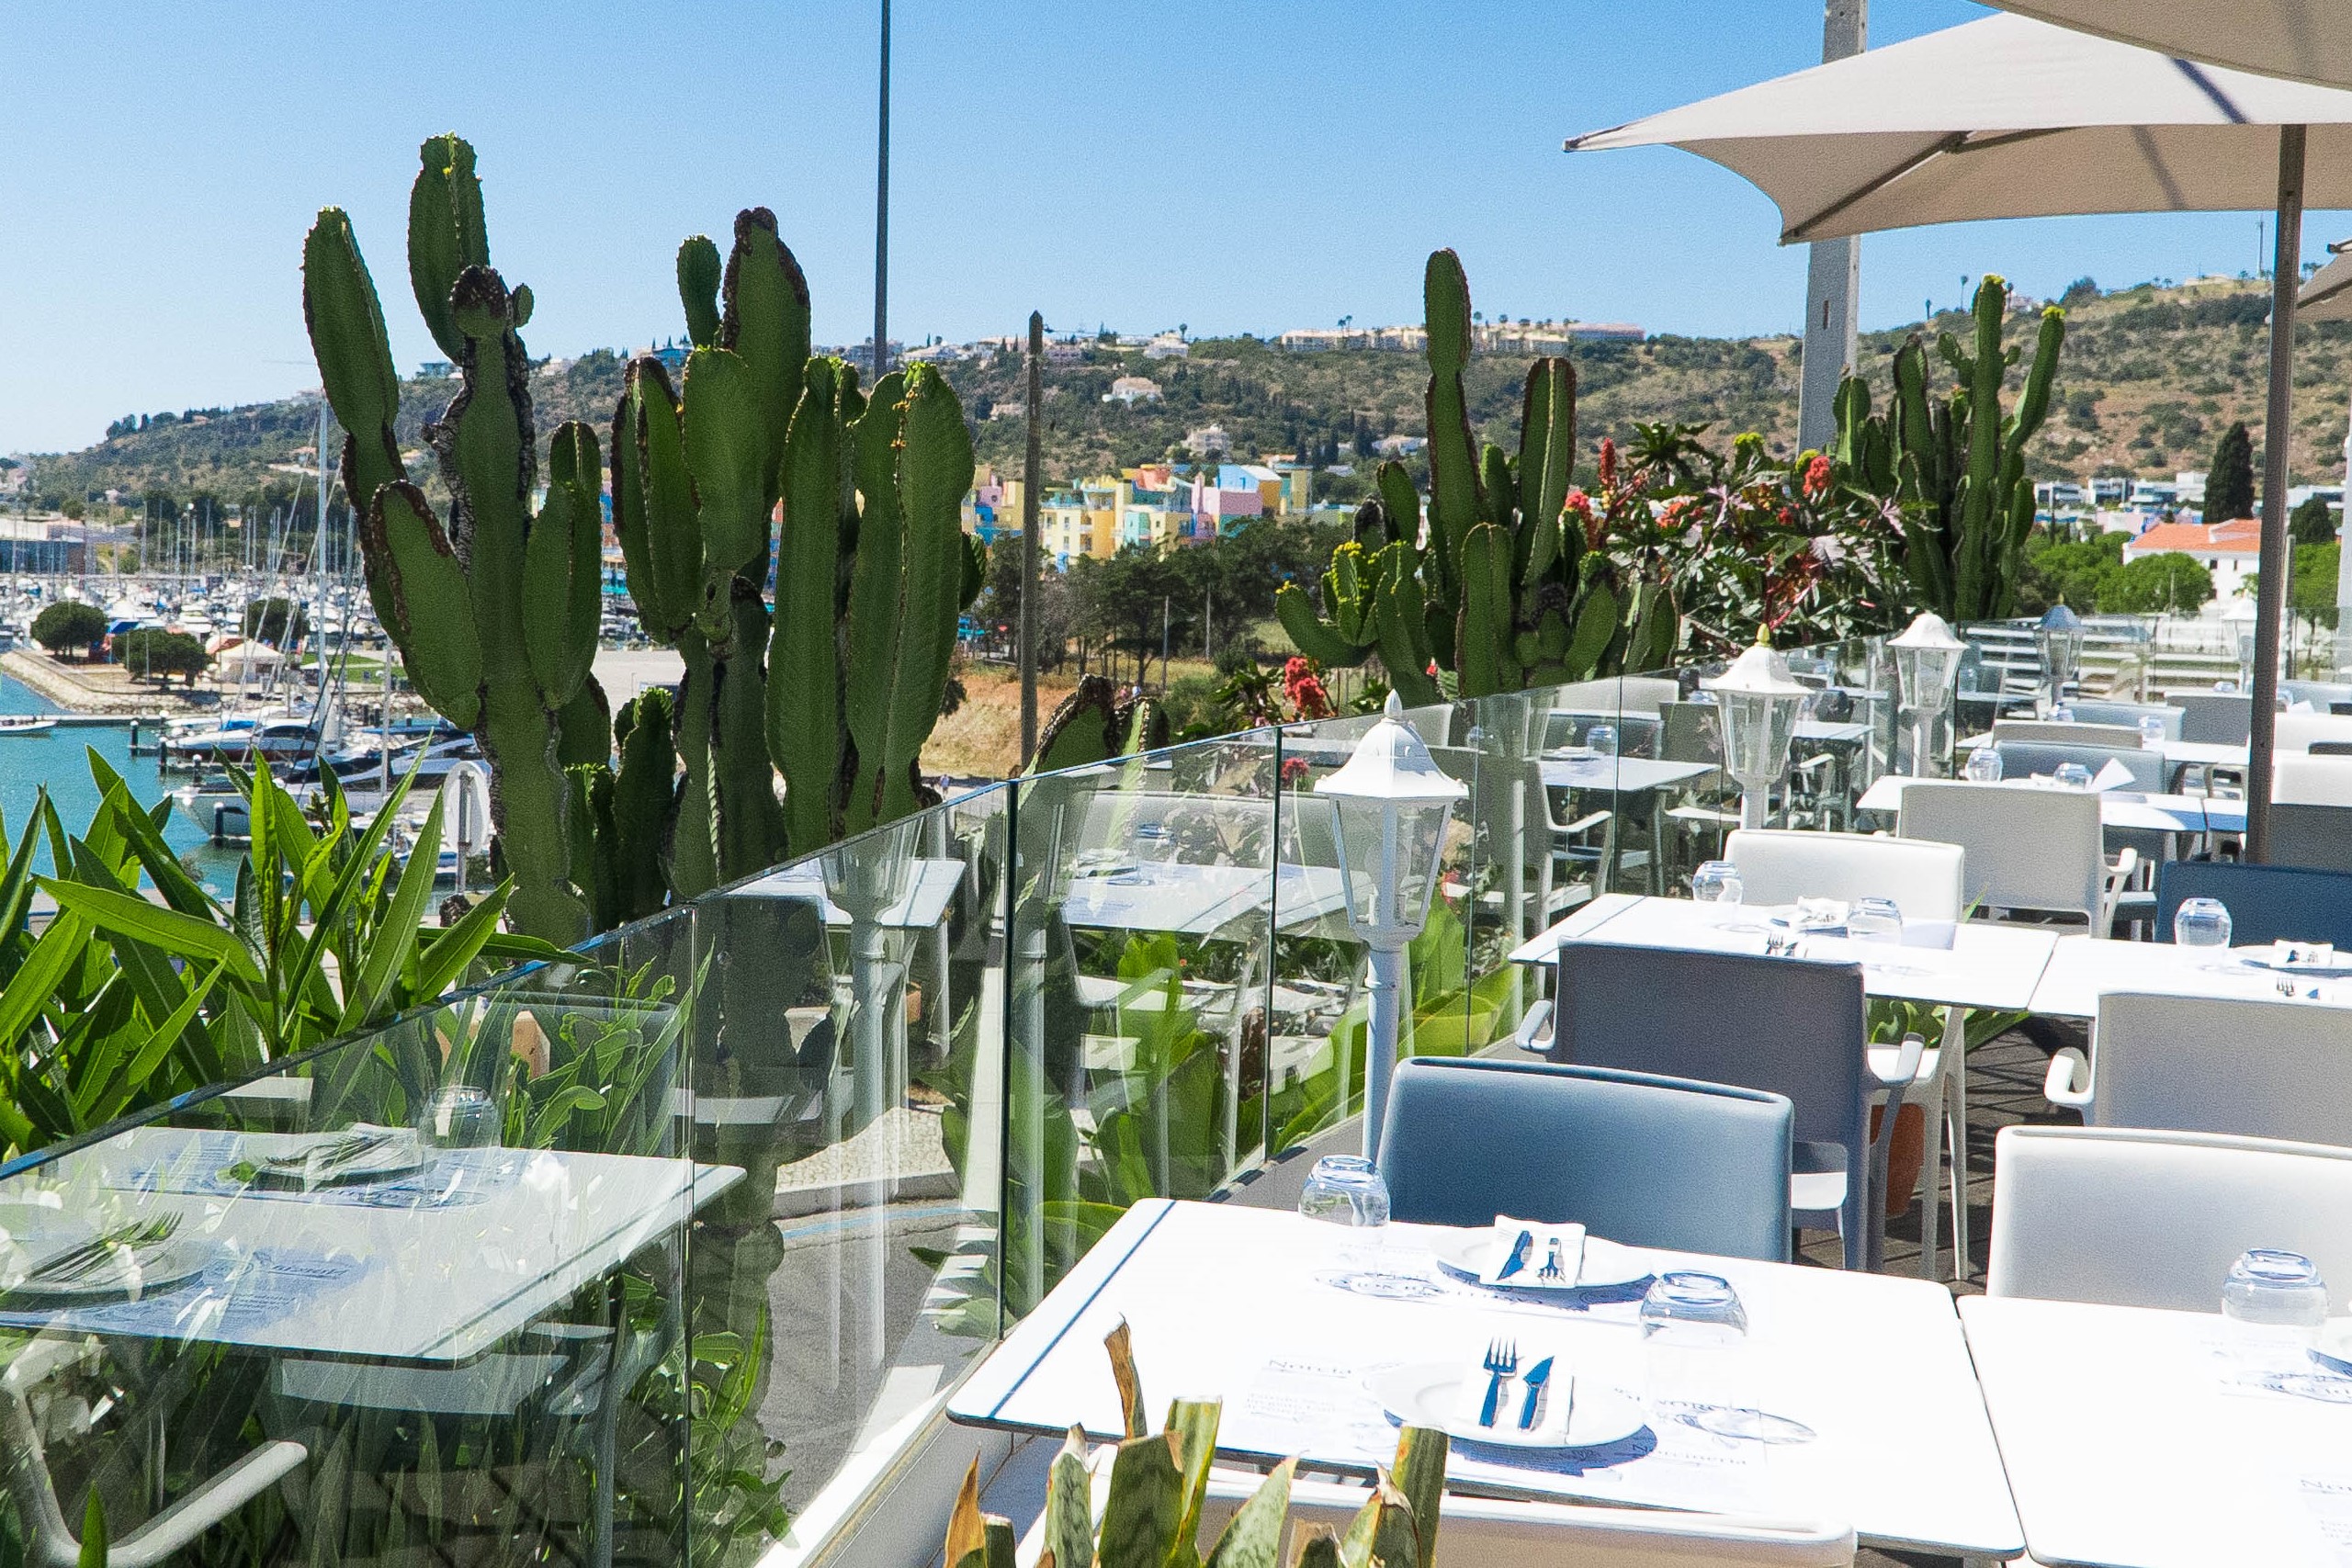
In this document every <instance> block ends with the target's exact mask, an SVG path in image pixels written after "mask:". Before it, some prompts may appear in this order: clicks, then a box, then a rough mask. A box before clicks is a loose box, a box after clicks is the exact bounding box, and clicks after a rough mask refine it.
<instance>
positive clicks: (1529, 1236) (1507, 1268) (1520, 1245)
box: [1495, 1231, 1535, 1280]
mask: <svg viewBox="0 0 2352 1568" xmlns="http://www.w3.org/2000/svg"><path fill="white" fill-rule="evenodd" d="M1534 1250H1535V1233H1534V1232H1533V1231H1521V1232H1520V1233H1519V1240H1518V1241H1517V1242H1515V1243H1513V1244H1512V1246H1511V1249H1510V1258H1507V1259H1505V1260H1504V1263H1503V1266H1502V1271H1501V1272H1499V1273H1498V1274H1497V1275H1496V1276H1495V1278H1496V1279H1498V1280H1508V1279H1510V1277H1511V1276H1512V1275H1513V1274H1516V1273H1518V1272H1519V1271H1520V1270H1521V1269H1524V1268H1526V1267H1527V1255H1528V1254H1529V1253H1530V1252H1532V1251H1534Z"/></svg>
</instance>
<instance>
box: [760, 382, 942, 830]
mask: <svg viewBox="0 0 2352 1568" xmlns="http://www.w3.org/2000/svg"><path fill="white" fill-rule="evenodd" d="M971 483H972V441H971V434H970V432H969V431H968V429H967V427H966V425H965V423H964V412H963V409H962V407H961V406H960V405H959V404H958V403H957V401H956V393H955V390H954V389H952V388H950V387H949V386H948V385H947V382H946V380H945V378H943V377H942V376H941V375H940V374H939V372H938V371H936V370H934V369H933V368H931V367H929V366H924V365H917V366H914V367H910V368H909V369H907V370H904V371H893V372H891V373H890V374H889V375H888V376H885V377H884V378H882V379H881V381H880V382H879V383H877V384H876V387H875V388H874V391H873V394H872V396H870V397H867V396H865V395H862V394H861V393H860V392H859V390H858V387H857V375H856V372H855V371H854V369H852V368H851V367H850V366H849V365H847V364H846V363H844V362H843V361H841V360H839V359H832V358H818V359H812V360H810V361H809V367H808V371H807V374H806V377H805V378H804V381H803V385H802V390H801V394H800V401H799V406H798V408H797V410H796V411H795V412H794V413H793V416H792V421H791V426H790V430H789V434H788V435H787V437H786V444H785V451H784V464H783V495H784V526H783V533H782V536H781V538H782V543H781V554H780V555H779V557H778V570H777V572H776V607H775V628H774V631H773V632H772V634H771V637H770V641H769V645H768V658H769V661H770V663H771V664H772V665H774V666H775V667H776V668H778V669H788V670H790V671H791V672H792V678H791V679H790V680H789V681H777V682H773V683H771V684H770V686H769V687H768V691H767V708H766V732H767V746H768V751H769V753H770V754H771V755H772V756H773V757H774V758H775V764H776V766H777V767H778V768H779V769H780V770H782V772H783V773H784V781H785V821H786V836H787V840H788V842H789V843H790V845H791V850H792V852H793V853H795V854H804V853H807V852H809V851H812V850H815V849H819V848H821V847H822V846H824V845H826V844H829V843H831V842H833V841H835V840H839V839H842V838H845V837H848V836H850V835H853V834H856V833H862V832H864V831H865V830H866V829H869V828H874V827H878V826H879V825H881V824H882V823H885V822H888V821H892V820H895V819H896V818H900V817H904V816H906V815H908V814H909V813H910V812H912V811H914V810H915V809H916V808H917V807H919V806H921V805H922V798H921V794H920V782H919V778H918V774H917V762H918V760H919V758H920V756H921V754H922V744H923V742H924V740H925V739H928V738H929V737H930V734H931V730H932V728H933V725H935V724H936V723H937V722H938V720H939V709H940V704H941V702H942V700H943V698H944V696H945V694H946V689H947V674H948V665H949V660H950V659H951V657H952V655H953V654H954V652H955V645H956V618H957V615H958V614H959V613H960V612H961V610H962V609H963V607H964V606H965V605H966V604H970V603H971V601H972V599H973V597H974V596H975V595H976V594H977V593H978V590H979V583H980V579H981V575H982V573H981V559H980V557H979V555H978V545H977V544H976V543H975V542H974V541H972V540H970V539H968V538H967V537H966V536H965V534H964V531H963V523H962V508H963V500H964V494H965V492H966V491H967V490H969V489H970V487H971Z"/></svg>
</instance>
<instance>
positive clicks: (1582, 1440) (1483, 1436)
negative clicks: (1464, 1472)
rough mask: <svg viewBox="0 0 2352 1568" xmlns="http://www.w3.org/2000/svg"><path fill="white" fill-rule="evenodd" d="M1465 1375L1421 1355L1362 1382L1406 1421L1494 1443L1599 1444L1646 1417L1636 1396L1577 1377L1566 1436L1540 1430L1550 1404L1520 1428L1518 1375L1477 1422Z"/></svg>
mask: <svg viewBox="0 0 2352 1568" xmlns="http://www.w3.org/2000/svg"><path fill="white" fill-rule="evenodd" d="M1570 1375H1571V1374H1570V1372H1569V1371H1568V1370H1567V1369H1566V1368H1565V1367H1555V1368H1554V1369H1553V1374H1552V1384H1551V1390H1550V1393H1549V1397H1550V1398H1552V1399H1555V1400H1556V1399H1558V1398H1559V1397H1560V1394H1561V1392H1562V1391H1563V1390H1564V1389H1565V1388H1566V1379H1567V1378H1568V1377H1569V1376H1570ZM1463 1377H1464V1372H1463V1369H1462V1366H1461V1364H1460V1363H1458V1362H1453V1361H1422V1362H1417V1363H1415V1364H1413V1365H1411V1366H1404V1367H1390V1368H1388V1369H1387V1370H1386V1371H1378V1372H1374V1373H1373V1374H1372V1375H1371V1376H1370V1377H1368V1378H1366V1379H1365V1380H1364V1386H1365V1387H1366V1388H1368V1389H1370V1390H1371V1391H1372V1396H1373V1397H1374V1399H1377V1400H1378V1401H1380V1405H1381V1408H1382V1409H1384V1410H1385V1411H1387V1412H1388V1414H1389V1415H1391V1416H1395V1417H1396V1418H1397V1420H1399V1421H1402V1422H1403V1423H1405V1424H1406V1425H1407V1426H1408V1427H1436V1428H1437V1429H1438V1430H1439V1431H1441V1432H1443V1433H1444V1434H1445V1435H1446V1436H1447V1437H1449V1438H1456V1439H1458V1440H1459V1441H1462V1442H1465V1443H1488V1444H1492V1445H1493V1446H1495V1447H1497V1448H1507V1449H1542V1450H1547V1451H1557V1450H1561V1449H1597V1448H1600V1447H1602V1446H1603V1445H1605V1444H1609V1443H1615V1442H1623V1440H1624V1439H1625V1438H1630V1437H1632V1436H1633V1435H1634V1433H1636V1432H1638V1431H1640V1430H1641V1429H1642V1427H1644V1426H1645V1424H1646V1421H1647V1418H1646V1416H1645V1415H1644V1414H1643V1411H1642V1406H1641V1404H1640V1403H1639V1402H1638V1401H1636V1400H1634V1399H1633V1398H1631V1397H1629V1396H1628V1395H1627V1394H1625V1393H1623V1392H1622V1391H1620V1390H1618V1389H1614V1388H1609V1387H1606V1386H1604V1385H1602V1384H1601V1383H1600V1382H1596V1381H1595V1380H1593V1379H1591V1378H1589V1377H1588V1378H1578V1379H1577V1384H1576V1391H1575V1398H1576V1402H1575V1404H1573V1405H1572V1406H1571V1407H1570V1408H1569V1411H1568V1429H1567V1432H1566V1435H1565V1436H1563V1435H1562V1434H1561V1433H1559V1432H1557V1431H1548V1432H1547V1431H1545V1430H1544V1428H1545V1427H1548V1426H1550V1425H1551V1418H1552V1412H1551V1411H1548V1410H1547V1411H1545V1412H1544V1419H1543V1420H1542V1421H1539V1422H1538V1423H1536V1429H1535V1430H1534V1431H1532V1432H1522V1431H1521V1430H1520V1429H1519V1413H1520V1408H1521V1403H1522V1402H1523V1401H1524V1400H1525V1399H1526V1397H1527V1390H1526V1388H1525V1387H1524V1386H1523V1385H1521V1383H1519V1382H1516V1381H1514V1382H1508V1383H1505V1384H1504V1385H1503V1400H1502V1406H1501V1409H1500V1412H1499V1413H1498V1415H1497V1416H1496V1417H1495V1424H1494V1425H1493V1426H1491V1427H1481V1426H1479V1425H1478V1423H1477V1422H1476V1420H1474V1419H1471V1418H1470V1417H1469V1416H1466V1415H1465V1414H1464V1411H1463V1408H1462V1382H1463Z"/></svg>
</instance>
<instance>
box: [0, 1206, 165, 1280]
mask: <svg viewBox="0 0 2352 1568" xmlns="http://www.w3.org/2000/svg"><path fill="white" fill-rule="evenodd" d="M179 1228H180V1220H179V1216H178V1215H177V1214H165V1215H164V1216H162V1217H161V1218H159V1219H153V1220H148V1221H146V1222H144V1223H142V1224H127V1225H119V1226H117V1227H116V1228H114V1229H113V1230H110V1231H105V1232H102V1233H100V1234H99V1235H96V1236H93V1237H92V1238H91V1239H89V1240H88V1241H85V1242H84V1243H83V1244H82V1245H81V1246H79V1247H74V1248H73V1249H72V1250H70V1251H67V1252H61V1253H59V1254H58V1255H57V1256H56V1257H55V1258H51V1259H50V1260H49V1261H48V1262H46V1263H44V1264H42V1265H41V1266H40V1268H38V1269H34V1270H33V1271H32V1272H31V1273H29V1274H28V1275H26V1276H25V1278H24V1279H23V1280H21V1281H19V1283H21V1284H27V1285H34V1284H38V1285H45V1286H50V1287H51V1288H56V1287H62V1286H69V1285H75V1284H80V1283H83V1282H85V1281H86V1280H91V1279H93V1278H95V1277H97V1276H99V1275H101V1274H103V1273H104V1272H105V1271H106V1270H107V1269H110V1268H114V1267H117V1266H118V1265H117V1260H116V1256H115V1255H116V1253H117V1251H118V1250H120V1251H123V1252H128V1253H130V1254H132V1255H134V1256H135V1255H136V1254H138V1253H139V1252H140V1251H141V1249H144V1248H150V1247H161V1246H162V1245H163V1244H164V1243H165V1242H167V1241H169V1240H171V1239H172V1235H173V1233H174V1232H175V1231H177V1230H178V1229H179Z"/></svg>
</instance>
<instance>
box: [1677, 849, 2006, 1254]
mask: <svg viewBox="0 0 2352 1568" xmlns="http://www.w3.org/2000/svg"><path fill="white" fill-rule="evenodd" d="M1724 855H1725V857H1726V858H1728V859H1729V860H1730V861H1731V862H1732V863H1734V864H1735V865H1736V866H1738V867H1739V882H1740V889H1741V891H1740V897H1741V898H1742V900H1743V901H1744V902H1747V903H1750V904H1792V903H1794V902H1795V901H1796V900H1797V899H1799V898H1839V899H1843V900H1845V901H1846V902H1848V903H1851V902H1853V901H1854V900H1855V899H1857V898H1892V899H1894V902H1895V906H1896V907H1897V908H1900V909H1901V910H1902V911H1903V917H1904V919H1906V920H1926V921H1941V922H1943V923H1945V924H1947V925H1955V926H1956V925H1958V924H1959V923H1960V919H1961V914H1962V910H1963V909H1964V908H1966V905H1965V904H1964V903H1963V902H1962V891H1961V890H1962V881H1963V877H1962V866H1963V864H1964V863H1965V861H1966V858H1967V855H1966V852H1965V851H1963V850H1962V848H1961V846H1959V845H1958V844H1951V843H1943V842H1939V841H1937V840H1927V839H1892V838H1885V837H1881V836H1876V835H1871V834H1867V833H1808V832H1791V831H1788V830H1786V829H1774V828H1763V829H1755V828H1744V829H1740V830H1739V831H1737V832H1736V833H1734V834H1732V835H1731V837H1730V838H1729V839H1728V840H1725V842H1724ZM1966 1017H1967V1012H1966V1010H1965V1009H1962V1008H1950V1009H1946V1010H1945V1013H1944V1039H1943V1043H1942V1044H1941V1045H1939V1046H1938V1047H1936V1048H1935V1049H1933V1050H1930V1051H1928V1052H1927V1053H1926V1054H1925V1055H1924V1056H1923V1057H1922V1058H1921V1060H1920V1063H1919V1073H1918V1077H1917V1080H1916V1082H1915V1085H1914V1087H1913V1088H1912V1089H1909V1090H1907V1091H1905V1092H1902V1093H1899V1094H1897V1095H1896V1096H1895V1097H1894V1098H1895V1099H1897V1100H1911V1101H1913V1102H1914V1103H1916V1104H1918V1105H1921V1106H1923V1107H1925V1108H1926V1110H1927V1112H1928V1145H1927V1150H1926V1156H1925V1158H1924V1160H1923V1161H1922V1162H1921V1168H1922V1169H1923V1170H1924V1171H1925V1173H1926V1175H1927V1188H1928V1206H1927V1211H1926V1213H1925V1214H1924V1215H1923V1216H1922V1226H1923V1228H1922V1231H1921V1235H1920V1247H1919V1270H1920V1273H1921V1274H1922V1275H1923V1276H1925V1275H1927V1274H1928V1273H1931V1272H1932V1271H1933V1269H1934V1265H1935V1256H1936V1245H1937V1237H1936V1229H1937V1214H1936V1202H1937V1198H1936V1188H1937V1184H1938V1183H1939V1182H1940V1181H1941V1180H1942V1179H1943V1174H1942V1172H1943V1154H1944V1148H1945V1140H1946V1138H1947V1137H1949V1138H1950V1140H1951V1151H1952V1162H1951V1236H1952V1260H1953V1264H1954V1267H1955V1269H1958V1268H1961V1267H1963V1266H1964V1265H1965V1261H1966V1259H1967V1257H1968V1179H1967V1178H1968V1088H1967V1084H1968V1080H1967V1066H1966V1062H1965V1059H1964V1054H1965V1045H1966V1041H1967V1029H1966ZM1897 1049H1898V1048H1897V1047H1895V1046H1894V1045H1877V1046H1872V1047H1871V1066H1873V1067H1875V1068H1878V1069H1879V1070H1880V1075H1881V1077H1884V1076H1886V1075H1887V1074H1889V1073H1892V1072H1893V1071H1894V1057H1895V1053H1896V1050H1897Z"/></svg>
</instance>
